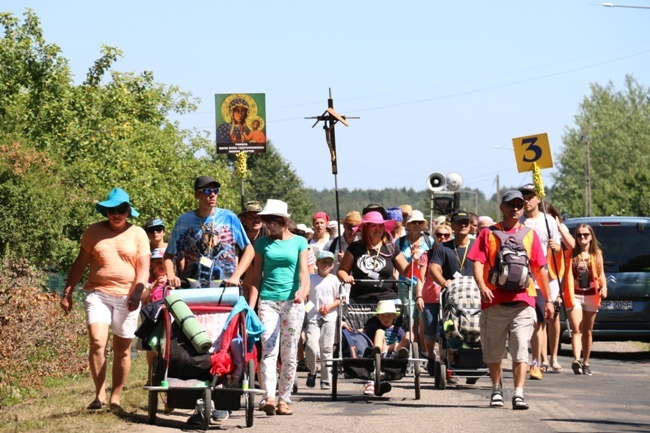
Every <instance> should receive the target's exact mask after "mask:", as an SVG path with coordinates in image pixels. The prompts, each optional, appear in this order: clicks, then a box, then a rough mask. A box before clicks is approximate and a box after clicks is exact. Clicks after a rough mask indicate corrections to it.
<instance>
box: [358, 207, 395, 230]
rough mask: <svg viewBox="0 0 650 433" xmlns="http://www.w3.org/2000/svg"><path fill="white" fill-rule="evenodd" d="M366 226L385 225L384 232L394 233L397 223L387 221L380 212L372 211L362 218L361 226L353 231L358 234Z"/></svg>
mask: <svg viewBox="0 0 650 433" xmlns="http://www.w3.org/2000/svg"><path fill="white" fill-rule="evenodd" d="M366 224H383V225H384V230H386V231H389V232H392V231H393V229H394V228H395V221H393V220H385V219H384V217H383V216H381V214H380V213H379V212H375V211H370V212H368V213H367V214H365V215H364V216H363V217H362V218H361V224H359V225H358V226H356V227H355V228H354V229H352V231H353V232H354V233H356V232H357V231H359V230H362V229H363V228H364V227H365V226H366Z"/></svg>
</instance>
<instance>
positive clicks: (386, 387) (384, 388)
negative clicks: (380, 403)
mask: <svg viewBox="0 0 650 433" xmlns="http://www.w3.org/2000/svg"><path fill="white" fill-rule="evenodd" d="M392 389H393V385H391V384H390V383H388V382H381V383H380V384H379V392H378V393H377V395H379V396H381V395H384V394H386V393H387V392H390V391H391V390H392Z"/></svg>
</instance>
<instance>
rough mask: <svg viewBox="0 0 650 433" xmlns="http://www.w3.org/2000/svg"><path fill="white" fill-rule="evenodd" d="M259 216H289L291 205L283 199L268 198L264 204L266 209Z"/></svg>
mask: <svg viewBox="0 0 650 433" xmlns="http://www.w3.org/2000/svg"><path fill="white" fill-rule="evenodd" d="M258 215H259V216H264V215H275V216H279V217H284V218H289V217H290V216H291V214H290V213H289V207H288V206H287V204H286V203H285V202H283V201H282V200H275V199H272V198H270V199H268V200H267V201H266V204H265V205H264V209H262V211H261V212H259V213H258Z"/></svg>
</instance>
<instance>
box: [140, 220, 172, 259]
mask: <svg viewBox="0 0 650 433" xmlns="http://www.w3.org/2000/svg"><path fill="white" fill-rule="evenodd" d="M144 231H145V232H147V237H149V245H150V247H151V252H153V250H156V249H159V250H162V251H165V249H166V248H167V242H165V224H164V223H163V220H161V219H160V218H150V219H148V220H147V222H146V223H144Z"/></svg>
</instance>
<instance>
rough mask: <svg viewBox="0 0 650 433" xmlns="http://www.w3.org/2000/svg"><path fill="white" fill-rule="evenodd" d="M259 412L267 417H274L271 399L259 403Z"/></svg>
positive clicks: (273, 403) (273, 404)
mask: <svg viewBox="0 0 650 433" xmlns="http://www.w3.org/2000/svg"><path fill="white" fill-rule="evenodd" d="M260 410H261V411H262V412H264V413H265V414H267V415H269V416H271V415H275V401H274V400H273V397H268V398H267V399H266V400H263V401H262V402H260Z"/></svg>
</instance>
